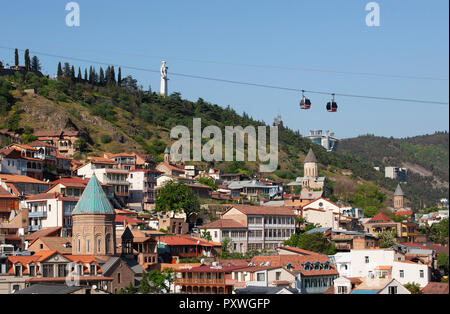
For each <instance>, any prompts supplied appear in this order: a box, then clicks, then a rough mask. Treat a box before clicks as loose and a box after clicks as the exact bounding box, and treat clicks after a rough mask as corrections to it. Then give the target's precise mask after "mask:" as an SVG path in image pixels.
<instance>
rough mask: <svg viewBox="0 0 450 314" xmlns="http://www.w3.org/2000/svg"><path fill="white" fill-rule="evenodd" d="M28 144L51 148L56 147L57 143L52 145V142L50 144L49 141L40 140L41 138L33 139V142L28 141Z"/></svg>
mask: <svg viewBox="0 0 450 314" xmlns="http://www.w3.org/2000/svg"><path fill="white" fill-rule="evenodd" d="M28 146H31V147H51V148H56V146H55V145H51V144H49V143H47V142H42V141H39V140H37V141H33V142H31V143H28Z"/></svg>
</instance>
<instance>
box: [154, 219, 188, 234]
mask: <svg viewBox="0 0 450 314" xmlns="http://www.w3.org/2000/svg"><path fill="white" fill-rule="evenodd" d="M158 227H159V230H161V229H162V230H167V231H168V232H169V233H171V234H176V235H181V234H186V233H188V231H189V224H188V223H187V222H186V221H185V220H184V219H183V218H173V217H169V216H163V217H160V218H159V223H158Z"/></svg>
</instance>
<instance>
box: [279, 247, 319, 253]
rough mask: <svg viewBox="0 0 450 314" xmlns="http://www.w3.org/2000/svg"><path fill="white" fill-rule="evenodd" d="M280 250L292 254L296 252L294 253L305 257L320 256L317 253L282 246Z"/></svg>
mask: <svg viewBox="0 0 450 314" xmlns="http://www.w3.org/2000/svg"><path fill="white" fill-rule="evenodd" d="M280 249H283V250H287V251H291V252H294V253H300V254H303V255H318V254H319V253H316V252H312V251H307V250H303V249H300V248H298V247H292V246H282V247H280ZM319 255H320V254H319Z"/></svg>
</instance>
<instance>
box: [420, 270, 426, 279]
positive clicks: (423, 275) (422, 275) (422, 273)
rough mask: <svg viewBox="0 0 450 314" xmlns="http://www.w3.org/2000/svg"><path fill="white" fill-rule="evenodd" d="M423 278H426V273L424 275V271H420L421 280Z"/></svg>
mask: <svg viewBox="0 0 450 314" xmlns="http://www.w3.org/2000/svg"><path fill="white" fill-rule="evenodd" d="M423 277H425V273H424V271H423V270H421V271H420V278H423Z"/></svg>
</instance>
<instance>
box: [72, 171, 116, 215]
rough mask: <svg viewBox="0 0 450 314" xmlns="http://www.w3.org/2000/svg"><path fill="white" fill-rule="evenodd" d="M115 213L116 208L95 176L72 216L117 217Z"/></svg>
mask: <svg viewBox="0 0 450 314" xmlns="http://www.w3.org/2000/svg"><path fill="white" fill-rule="evenodd" d="M115 213H116V212H115V211H114V208H113V207H112V205H111V203H110V202H109V200H108V197H107V196H106V194H105V192H104V191H103V188H102V186H101V185H100V182H99V181H98V179H97V177H96V176H95V174H94V175H93V176H92V178H91V180H89V183H88V185H87V186H86V188H85V189H84V192H83V194H82V195H81V198H80V200H79V201H78V203H77V205H76V206H75V209H74V210H73V212H72V215H86V214H92V215H115Z"/></svg>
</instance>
